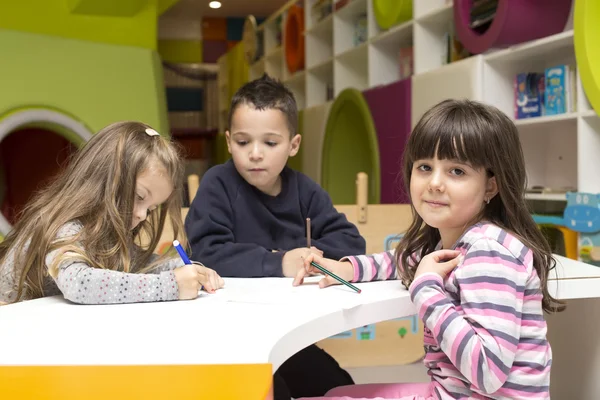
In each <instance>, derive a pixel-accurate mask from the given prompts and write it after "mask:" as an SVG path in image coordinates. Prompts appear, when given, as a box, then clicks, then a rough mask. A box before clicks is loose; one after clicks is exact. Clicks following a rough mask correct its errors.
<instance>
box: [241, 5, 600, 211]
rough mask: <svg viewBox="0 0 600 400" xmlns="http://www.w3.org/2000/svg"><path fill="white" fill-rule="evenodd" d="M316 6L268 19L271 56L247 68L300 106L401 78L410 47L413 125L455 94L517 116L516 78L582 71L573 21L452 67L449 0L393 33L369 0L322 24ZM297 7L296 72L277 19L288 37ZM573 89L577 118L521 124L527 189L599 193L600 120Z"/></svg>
mask: <svg viewBox="0 0 600 400" xmlns="http://www.w3.org/2000/svg"><path fill="white" fill-rule="evenodd" d="M316 2H317V0H299V1H296V2H294V1H291V2H289V3H288V4H286V5H285V6H284V7H283V8H282V9H280V10H279V11H278V12H277V13H276V14H274V15H272V16H271V17H269V18H268V19H267V20H266V21H265V22H264V23H263V24H262V25H261V27H260V28H259V29H264V30H265V32H264V35H263V37H264V43H263V46H264V49H265V56H264V57H263V58H261V59H260V60H258V61H257V62H255V63H254V64H253V65H251V66H250V77H251V78H256V77H259V76H260V75H261V74H262V73H263V72H265V71H266V72H268V73H269V74H271V75H273V76H275V77H277V78H279V79H281V80H282V81H283V82H284V83H285V84H286V85H287V86H288V87H289V88H290V89H291V90H292V91H293V93H294V94H295V96H296V99H297V102H298V105H299V107H300V108H301V109H302V108H307V107H316V106H321V105H323V104H325V103H327V102H329V101H331V100H332V97H335V96H337V95H338V94H339V93H340V92H341V91H343V90H344V89H346V88H356V89H359V90H366V89H369V88H373V87H377V86H380V85H387V84H390V83H393V82H396V81H398V80H399V79H400V78H401V76H400V70H399V54H400V49H403V48H410V47H412V49H413V76H412V121H411V122H412V125H413V126H414V124H415V123H416V121H417V120H418V118H420V116H421V115H422V114H423V112H425V110H427V109H428V108H430V107H431V106H433V105H434V104H435V103H437V102H438V101H440V100H442V99H444V98H448V97H455V98H456V97H460V98H470V99H474V100H480V101H484V102H486V103H489V104H493V105H495V106H497V107H498V108H499V109H501V110H502V111H503V112H505V113H506V114H507V115H509V116H511V117H513V115H514V110H513V103H514V77H515V75H516V74H517V73H521V72H543V71H544V69H545V68H548V67H551V66H554V65H559V64H570V65H573V66H575V65H576V63H575V52H574V45H573V23H572V16H570V17H569V21H568V22H567V24H566V26H565V29H564V31H563V32H561V33H558V34H556V35H552V36H550V37H545V38H541V39H538V40H533V41H530V42H526V43H522V44H518V45H515V46H512V47H509V48H505V49H493V50H491V51H488V52H487V53H485V54H482V55H477V56H471V57H469V58H467V59H465V60H460V61H458V62H453V63H450V64H447V60H446V58H447V56H446V54H447V41H448V34H449V33H450V34H452V33H453V31H454V14H453V4H452V1H451V0H418V1H417V0H414V1H413V19H411V20H409V21H405V22H402V23H400V24H397V25H395V26H393V27H391V28H390V29H387V30H384V29H381V28H380V27H379V26H378V24H377V22H376V18H375V13H374V10H373V2H372V0H350V1H348V2H347V3H346V4H345V5H343V6H342V7H341V8H339V9H337V10H335V3H336V1H335V0H334V1H333V5H332V11H331V13H330V14H329V15H327V16H325V17H324V18H322V19H320V20H317V17H316V16H315V15H314V14H313V12H312V7H313V5H315V4H316ZM293 4H299V5H302V6H303V7H304V17H305V18H304V21H305V31H304V33H303V34H304V39H305V69H304V70H303V71H299V72H297V73H295V74H293V75H291V74H289V72H288V69H287V66H286V62H285V47H284V45H282V44H281V43H280V42H279V41H278V40H277V25H276V23H277V22H276V21H277V17H278V16H281V17H282V18H283V20H282V21H283V22H282V27H281V28H282V31H283V32H285V21H286V18H285V17H286V12H287V9H288V8H289V7H291V6H292V5H293ZM571 13H572V12H571ZM360 18H363V19H362V21H361V23H362V26H361V27H362V29H363V31H362V33H363V35H364V34H365V30H366V37H364V36H363V38H364V39H365V40H364V41H363V42H360V41H358V40H357V39H356V34H355V32H356V29H355V27H356V25H357V23H358V20H359V19H360ZM283 42H284V43H285V40H284V41H283ZM576 83H577V85H576V86H577V90H576V92H577V108H576V110H574V111H573V112H570V113H567V114H562V115H555V116H543V117H539V118H530V119H524V120H516V121H515V124H516V126H517V128H518V130H519V134H520V138H521V141H522V144H523V149H524V152H525V158H526V163H527V173H528V181H529V185H530V186H533V185H540V186H544V187H553V188H568V187H572V188H576V189H577V190H580V191H589V192H594V193H596V192H598V193H600V178H598V177H597V174H596V171H598V170H600V156H598V155H600V119H599V118H598V115H597V113H596V112H595V111H594V110H593V109H592V108H591V107H590V104H589V102H588V101H587V99H586V97H585V94H584V92H583V88H582V86H581V81H580V78H579V75H578V74H577V73H576ZM540 196H541V197H540ZM540 196H538V197H540V199H541V198H548V199H550V197H551V196H550V197H548V196H547V195H540ZM553 196H554V197H557V196H558V197H560V196H562V195H560V194H559V195H553ZM552 199H554V198H552ZM552 199H550V200H552ZM538 200H539V199H538Z"/></svg>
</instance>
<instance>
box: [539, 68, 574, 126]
mask: <svg viewBox="0 0 600 400" xmlns="http://www.w3.org/2000/svg"><path fill="white" fill-rule="evenodd" d="M545 80H546V92H545V104H544V106H545V110H546V115H557V114H564V113H570V112H574V111H575V110H576V109H577V104H576V101H577V100H576V99H577V96H576V84H575V68H574V67H573V66H571V65H565V64H563V65H557V66H554V67H550V68H546V71H545Z"/></svg>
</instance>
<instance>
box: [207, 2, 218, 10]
mask: <svg viewBox="0 0 600 400" xmlns="http://www.w3.org/2000/svg"><path fill="white" fill-rule="evenodd" d="M208 6H209V7H210V8H221V2H220V1H211V2H210V3H208Z"/></svg>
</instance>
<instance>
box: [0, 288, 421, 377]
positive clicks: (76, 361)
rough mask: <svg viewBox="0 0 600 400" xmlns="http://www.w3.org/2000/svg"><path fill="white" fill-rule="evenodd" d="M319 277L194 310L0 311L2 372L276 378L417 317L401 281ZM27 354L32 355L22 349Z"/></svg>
mask: <svg viewBox="0 0 600 400" xmlns="http://www.w3.org/2000/svg"><path fill="white" fill-rule="evenodd" d="M316 278H317V277H314V278H308V279H307V283H305V284H304V285H303V286H300V287H292V279H291V278H289V279H288V278H252V279H241V278H226V279H225V288H224V289H221V290H219V291H217V293H216V294H213V295H208V294H204V293H203V294H202V295H201V296H200V297H198V298H197V299H195V300H191V301H173V302H159V303H136V304H119V305H76V304H73V303H70V302H68V301H66V300H64V299H63V298H62V297H60V296H53V297H47V298H43V299H37V300H31V301H26V302H22V303H18V304H14V305H8V306H3V307H0V326H2V329H0V354H2V356H1V357H0V365H140V364H151V365H169V364H196V365H198V364H260V363H271V364H272V365H273V371H275V370H277V368H279V366H280V365H281V364H282V363H283V362H284V361H285V360H287V359H288V358H289V357H291V356H292V355H293V354H295V353H296V352H297V351H299V350H301V349H302V348H304V347H306V346H308V345H310V344H312V343H315V342H317V341H319V340H321V339H324V338H327V337H329V336H332V335H334V334H337V333H339V332H343V331H346V330H349V329H353V328H356V327H359V326H362V325H367V324H371V323H375V322H379V321H383V320H389V319H393V318H399V317H404V316H408V315H411V314H414V312H415V309H414V307H413V305H412V303H411V301H410V297H409V294H408V292H407V291H406V290H405V289H404V288H403V286H402V284H401V283H400V282H399V281H386V282H371V283H362V284H357V286H359V287H361V288H362V289H363V291H362V293H361V294H357V293H355V292H354V291H352V290H350V289H349V288H347V287H345V286H342V285H338V286H333V287H330V288H327V289H319V288H318V286H317V285H316V284H314V283H316V281H317V279H316ZM24 349H26V350H24Z"/></svg>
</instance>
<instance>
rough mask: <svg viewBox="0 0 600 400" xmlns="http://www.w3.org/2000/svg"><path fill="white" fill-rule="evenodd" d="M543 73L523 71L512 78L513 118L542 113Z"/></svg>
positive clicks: (537, 115)
mask: <svg viewBox="0 0 600 400" xmlns="http://www.w3.org/2000/svg"><path fill="white" fill-rule="evenodd" d="M544 78H545V75H544V73H540V72H523V73H520V74H517V75H516V76H515V80H514V94H515V98H514V114H515V115H514V116H515V119H522V118H533V117H541V116H542V115H544V87H545V84H544Z"/></svg>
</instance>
